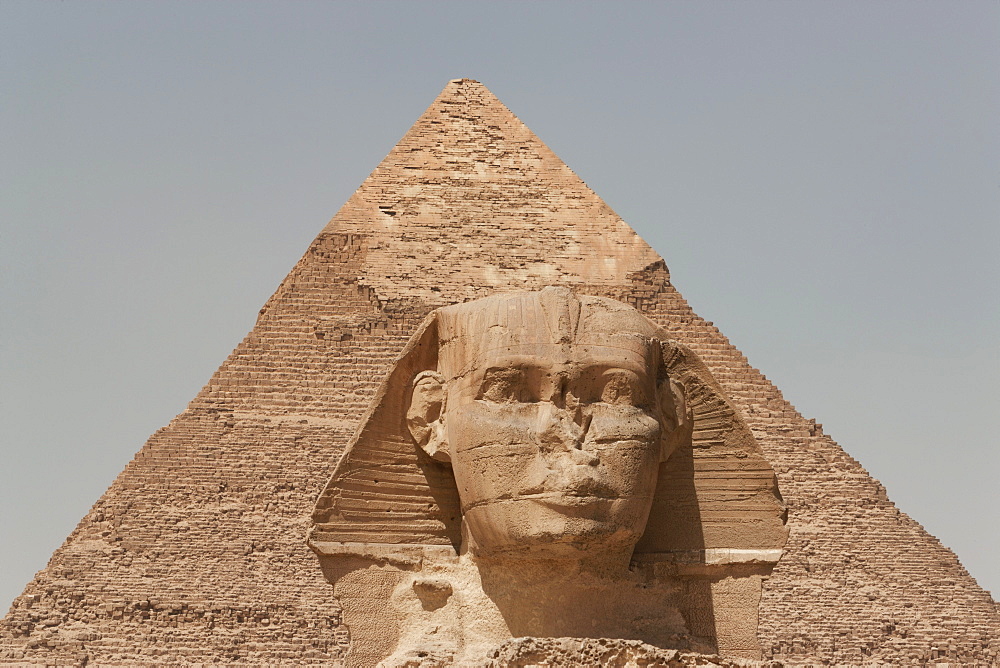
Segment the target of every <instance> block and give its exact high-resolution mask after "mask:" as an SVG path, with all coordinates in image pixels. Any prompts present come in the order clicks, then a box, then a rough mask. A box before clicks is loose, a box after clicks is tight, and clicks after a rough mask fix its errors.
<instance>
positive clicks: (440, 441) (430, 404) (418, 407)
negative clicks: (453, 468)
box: [406, 371, 451, 462]
mask: <svg viewBox="0 0 1000 668" xmlns="http://www.w3.org/2000/svg"><path fill="white" fill-rule="evenodd" d="M444 389H445V388H444V376H442V375H441V374H439V373H438V372H437V371H421V372H420V373H418V374H417V377H416V378H414V379H413V391H412V392H411V394H410V403H409V406H407V408H406V426H407V428H408V429H409V430H410V435H411V436H412V437H413V440H414V441H416V442H417V445H419V446H420V447H421V449H423V451H424V452H426V453H427V454H428V455H430V456H431V458H432V459H435V460H437V461H439V462H450V461H451V453H450V452H449V451H448V439H447V438H446V436H445V429H444V405H445V400H446V397H445V391H444Z"/></svg>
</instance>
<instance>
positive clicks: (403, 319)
mask: <svg viewBox="0 0 1000 668" xmlns="http://www.w3.org/2000/svg"><path fill="white" fill-rule="evenodd" d="M546 285H565V286H569V287H572V288H573V289H574V290H575V291H577V292H578V293H581V294H591V295H595V296H605V297H610V298H613V299H617V300H619V301H624V302H627V303H629V304H632V305H633V306H635V307H636V308H638V309H639V310H640V311H642V312H643V313H645V314H646V315H647V316H648V317H649V318H650V319H651V320H653V321H654V322H656V323H657V324H659V325H660V326H662V327H664V328H665V329H666V330H667V331H668V332H669V334H670V336H671V337H673V338H674V339H676V340H677V341H679V342H680V343H682V344H684V345H686V346H689V347H690V348H691V349H692V350H694V351H695V352H696V353H697V354H698V355H699V356H700V357H701V359H703V360H704V361H705V363H706V364H707V365H708V367H709V368H710V369H711V372H712V374H713V375H714V377H715V378H716V379H717V380H718V382H719V383H720V384H721V386H722V387H723V388H724V390H725V391H726V393H727V394H728V396H729V397H730V398H731V399H732V400H733V402H734V403H735V405H736V406H737V407H738V408H739V409H740V410H742V412H743V418H744V420H745V421H746V422H747V424H748V425H749V426H750V428H751V429H752V430H753V432H754V434H755V436H756V438H757V440H758V442H759V443H760V447H761V449H762V450H763V452H764V455H765V456H766V457H767V459H768V461H769V462H770V464H771V465H772V467H773V468H774V470H775V471H776V473H777V476H778V482H779V487H780V489H781V492H782V495H783V496H784V500H785V502H786V504H787V506H788V511H789V519H788V526H789V529H790V537H789V540H788V543H787V545H786V548H785V549H786V555H785V557H783V558H782V560H781V562H780V563H779V564H778V566H777V567H776V568H775V569H774V572H773V574H772V576H771V578H770V579H769V580H768V581H766V582H765V583H764V590H763V596H762V601H761V606H760V626H759V631H758V635H759V638H760V643H761V646H762V648H763V652H764V656H765V657H771V658H775V659H779V660H782V661H784V662H785V663H788V664H800V663H810V662H811V663H842V664H858V663H862V662H887V663H897V664H898V663H915V662H932V661H938V662H947V661H950V662H953V663H960V664H973V665H975V664H980V665H983V664H995V663H997V662H998V656H1000V654H998V652H1000V644H998V636H1000V616H998V612H997V608H996V604H995V603H994V602H993V601H992V599H991V598H990V596H989V595H988V594H987V593H986V592H984V591H983V590H982V589H981V588H980V587H979V586H978V585H977V584H976V582H975V581H974V580H973V578H971V577H970V576H969V574H968V573H967V572H966V571H965V569H964V568H963V567H962V566H961V564H960V563H959V562H958V560H957V559H956V557H955V555H954V554H953V553H952V552H951V551H949V550H948V549H946V548H944V547H943V546H942V545H941V544H940V543H939V542H938V541H937V540H936V539H934V538H933V537H932V536H930V535H929V534H927V533H926V532H925V531H924V530H923V528H922V527H920V526H919V525H918V524H917V523H916V522H914V521H913V520H912V519H910V518H909V517H907V516H906V515H905V514H903V513H901V512H900V511H899V510H898V509H897V508H896V507H895V506H894V505H893V504H892V502H891V501H889V500H888V499H887V498H886V495H885V490H884V489H883V487H882V486H881V485H880V484H879V483H878V482H877V481H875V480H874V479H872V478H871V477H870V476H869V475H868V473H867V472H866V471H865V470H864V469H863V468H862V467H861V466H860V464H858V462H856V461H855V460H853V459H852V458H851V457H849V456H848V455H847V454H846V453H845V452H844V451H843V450H842V449H841V448H840V447H839V446H838V445H837V444H836V443H835V442H833V441H832V440H831V439H830V438H829V437H828V436H826V435H825V434H823V431H822V428H821V427H820V425H818V424H816V423H815V421H813V420H809V419H805V418H803V417H802V416H801V415H800V414H799V413H798V412H797V411H796V410H795V409H794V407H792V406H791V405H790V404H789V403H788V402H787V401H785V399H784V398H783V397H782V395H781V393H780V392H779V391H778V390H777V388H775V387H774V386H773V385H772V384H771V383H769V382H768V381H767V379H766V378H765V377H764V376H763V375H761V373H760V372H759V371H757V370H756V369H754V368H752V367H751V366H750V365H749V363H748V362H747V360H746V358H745V357H743V356H742V355H741V354H740V352H739V351H738V350H736V349H735V348H734V347H733V346H732V345H731V344H730V343H729V341H728V340H727V339H726V338H725V337H724V336H723V335H722V334H721V333H720V332H719V331H718V330H717V329H716V328H715V327H714V326H713V325H712V324H711V323H710V322H706V321H705V320H703V319H701V318H699V317H698V316H697V315H696V314H695V313H694V312H693V311H692V310H691V308H690V307H689V306H688V304H687V303H686V302H685V301H684V299H683V298H682V297H681V296H680V294H679V293H678V292H677V291H676V290H675V289H674V287H673V285H672V284H671V282H670V276H669V274H668V272H667V268H666V266H665V265H664V263H663V261H662V260H661V259H660V258H659V257H658V256H657V255H656V253H655V252H654V251H653V250H652V249H650V248H649V246H648V245H647V244H645V243H644V242H643V241H642V240H641V239H640V238H639V237H638V236H637V235H636V234H635V233H634V232H633V231H632V230H631V229H630V228H629V227H628V226H627V225H626V224H625V223H624V222H623V221H622V220H621V219H620V218H618V216H616V215H615V213H614V212H613V211H612V210H611V209H610V208H609V207H608V206H607V205H605V204H604V203H603V202H602V201H601V199H600V198H599V197H598V196H597V195H596V194H594V193H593V192H592V191H591V190H590V189H589V188H588V187H587V186H586V185H585V184H584V183H583V182H582V181H580V179H579V178H578V177H577V176H576V175H575V174H573V172H572V171H570V170H569V168H567V167H566V166H565V165H564V164H563V163H562V162H561V161H560V160H559V159H558V158H557V157H556V156H555V155H554V154H553V153H552V152H551V151H550V150H549V149H548V148H547V147H546V146H545V145H544V144H542V143H541V142H540V141H539V140H538V139H537V138H536V137H535V136H534V135H533V134H532V133H531V132H530V131H529V130H528V129H527V128H526V127H525V126H524V125H523V124H522V123H521V122H520V121H519V120H518V119H517V118H516V117H514V116H513V115H512V114H511V113H510V112H509V111H508V110H507V109H506V108H505V107H504V106H503V105H502V104H500V102H499V101H497V100H496V98H494V97H493V96H492V95H491V94H490V93H489V91H487V90H486V89H485V88H484V87H483V86H482V85H480V84H478V83H477V82H473V81H470V80H460V81H456V82H452V83H451V84H449V85H448V86H447V87H446V88H445V90H444V91H443V93H442V94H441V96H440V97H439V98H438V99H437V100H436V101H435V102H434V104H432V105H431V107H430V108H429V109H428V110H427V112H425V113H424V115H423V116H421V118H420V119H419V120H418V121H417V123H416V124H415V125H414V126H413V128H412V129H411V130H410V131H409V132H408V133H407V134H406V136H405V137H404V138H403V139H402V140H401V141H400V143H399V144H398V145H397V146H396V148H395V149H393V151H392V152H391V153H390V154H389V156H388V157H387V158H386V159H385V160H384V161H383V162H382V164H381V165H380V166H379V167H378V168H377V169H376V170H375V171H374V172H373V173H372V174H371V176H370V177H369V178H368V179H367V180H366V181H365V182H364V184H363V185H362V186H361V188H359V190H358V191H357V192H356V193H355V194H354V195H353V196H352V197H351V198H350V200H349V201H348V202H347V203H346V204H345V205H344V207H343V208H342V209H341V210H340V212H339V213H338V214H337V215H336V216H335V217H334V219H333V220H332V221H331V222H330V223H329V225H327V227H326V228H325V229H324V230H323V231H322V232H321V233H320V235H319V236H318V237H317V239H316V240H315V242H314V243H313V244H312V245H311V246H310V248H309V250H308V251H307V252H306V254H305V256H304V257H303V258H302V260H300V262H299V263H298V264H297V265H296V266H295V267H294V268H293V270H292V271H291V273H290V274H289V275H288V277H287V278H286V279H285V280H284V282H282V284H281V286H279V288H278V290H277V292H276V293H275V294H274V296H273V297H272V298H271V299H270V300H269V301H268V302H267V304H265V305H264V307H263V308H262V309H261V313H260V317H259V319H258V321H257V324H256V325H255V327H254V328H253V330H252V331H251V332H250V333H249V334H248V336H247V337H246V338H245V339H244V341H243V342H242V343H240V345H239V346H238V347H237V348H236V350H235V351H234V352H233V353H232V355H230V357H229V358H228V359H227V360H226V361H225V362H224V363H223V365H222V366H221V367H220V368H219V370H218V371H217V372H216V373H215V374H214V375H213V377H212V378H211V380H210V381H209V382H208V384H207V385H206V386H205V387H204V389H203V390H202V391H201V392H200V393H199V394H198V396H197V397H196V398H195V399H194V400H193V401H192V402H191V404H190V405H189V406H188V407H187V409H186V410H185V411H184V412H183V413H181V414H180V415H178V416H177V417H176V418H175V419H174V420H173V421H171V423H170V424H169V425H167V426H166V427H164V428H163V429H161V430H159V431H158V432H156V433H155V434H154V435H153V436H152V437H151V438H150V440H149V441H148V442H147V443H146V445H145V446H144V447H143V448H142V450H140V451H139V453H138V454H137V455H136V457H135V458H134V459H133V461H132V462H130V463H129V464H128V466H127V467H126V468H125V470H124V471H123V473H122V474H121V475H120V476H119V477H118V479H117V480H116V481H115V482H114V483H113V484H112V486H111V487H110V488H109V489H108V491H107V492H106V493H105V495H104V496H103V497H102V498H101V499H100V500H99V501H98V502H97V503H96V504H95V505H94V507H93V508H92V509H91V511H90V512H89V513H88V514H87V515H86V517H84V518H83V520H82V521H81V522H80V524H79V526H78V527H77V529H76V530H75V531H74V532H73V533H72V534H71V535H70V536H69V538H68V539H67V540H66V542H65V543H64V544H63V546H62V547H60V548H59V549H58V550H57V551H56V552H55V554H54V555H53V557H52V559H51V560H50V562H49V564H48V566H47V567H46V568H45V570H43V571H41V572H40V573H39V574H38V575H37V576H36V577H35V579H34V580H33V581H32V582H31V583H29V584H28V586H27V587H26V589H25V591H24V594H22V596H20V597H19V598H18V599H17V600H16V601H15V603H14V606H13V607H12V609H11V611H10V613H9V614H8V615H7V617H5V618H4V620H3V624H2V630H0V662H8V663H10V662H28V663H48V664H59V663H63V664H73V663H80V662H83V661H85V660H89V661H90V662H92V663H100V664H114V663H120V664H148V663H153V662H157V661H168V660H169V661H174V662H177V661H180V662H196V661H201V662H220V663H221V662H239V661H242V662H248V663H268V662H270V663H309V662H313V663H327V664H329V663H336V662H337V661H339V660H340V658H341V657H342V656H343V655H344V651H345V649H346V648H347V647H348V646H349V642H350V638H349V634H348V631H347V629H346V628H345V626H344V625H343V624H342V622H341V618H340V614H341V613H340V608H339V607H338V605H337V603H336V601H335V600H334V599H333V597H332V595H331V587H330V585H329V584H328V583H327V582H326V581H325V579H324V577H323V575H322V573H321V572H320V569H319V568H318V567H317V562H316V557H315V556H314V555H313V554H312V553H311V552H310V551H309V549H308V548H307V547H306V544H305V537H306V532H307V529H308V526H309V522H310V519H309V516H310V512H311V510H312V507H313V503H314V501H315V499H316V495H317V494H318V493H319V491H320V490H321V489H322V488H323V486H324V485H325V483H326V481H327V480H328V479H329V476H330V474H331V472H332V471H333V468H334V465H335V463H336V461H337V459H338V457H339V456H340V454H341V452H342V451H343V448H344V446H345V445H346V443H347V442H348V440H349V439H350V437H351V435H352V433H353V431H354V430H355V429H356V427H357V423H358V421H359V419H360V417H361V414H362V412H363V411H364V410H365V408H366V406H367V405H368V404H369V402H370V401H371V399H372V397H373V395H374V393H375V391H376V388H377V385H378V383H379V381H380V379H381V378H382V377H383V376H384V375H385V374H386V373H387V371H388V369H389V365H390V364H391V362H392V361H393V360H394V359H395V358H396V356H397V355H398V354H399V352H400V351H401V350H402V347H403V345H404V344H405V342H406V341H407V339H408V338H409V337H410V335H411V334H412V333H413V332H414V330H415V329H416V327H417V326H418V324H419V323H420V322H421V321H422V320H423V318H424V317H425V316H426V315H427V314H428V313H429V312H430V311H431V310H433V309H434V308H437V307H441V306H445V305H448V304H454V303H457V302H462V301H467V300H470V299H476V298H479V297H484V296H487V295H489V294H493V293H495V292H498V291H510V290H537V289H540V288H542V287H544V286H546ZM717 476H718V484H719V485H724V484H725V478H726V472H725V471H724V470H719V471H718V473H717Z"/></svg>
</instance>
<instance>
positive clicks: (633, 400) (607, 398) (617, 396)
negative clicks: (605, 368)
mask: <svg viewBox="0 0 1000 668" xmlns="http://www.w3.org/2000/svg"><path fill="white" fill-rule="evenodd" d="M601 401H602V402H604V403H606V404H629V405H631V406H641V405H643V404H644V403H645V397H644V396H643V392H642V391H641V390H640V389H639V379H638V378H636V377H635V375H634V374H631V373H628V372H627V371H612V372H608V373H606V374H605V375H604V389H603V390H602V391H601Z"/></svg>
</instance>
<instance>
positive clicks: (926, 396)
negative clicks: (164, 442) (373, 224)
mask: <svg viewBox="0 0 1000 668" xmlns="http://www.w3.org/2000/svg"><path fill="white" fill-rule="evenodd" d="M998 63H1000V5H998V4H997V3H995V2H985V1H984V2H973V1H963V2H938V3H925V2H913V1H907V2H864V3H862V2H841V3H812V2H777V1H775V2H740V3H734V2H718V3H716V2H662V3H653V2H648V3H631V4H630V3H621V2H619V3H614V4H611V3H584V2H571V3H564V2H537V3H516V2H507V3H494V2H491V3H479V2H462V3H459V2H449V3H430V2H428V3H420V2H404V3H394V2H366V3H348V2H339V3H332V2H329V3H320V2H299V3H253V2H238V3H237V2H213V3H185V2H175V1H171V2H160V3H146V2H127V3H126V2H114V3H101V2H80V1H69V2H60V3H55V2H12V1H11V0H5V1H4V2H2V3H0V271H2V275H0V300H2V301H0V345H2V349H0V354H2V357H0V392H2V395H0V411H2V416H0V419H2V425H3V429H2V441H0V455H2V462H3V465H2V466H0V535H2V536H3V540H2V541H0V608H5V607H6V605H7V604H8V603H9V602H10V601H11V600H12V599H13V598H14V597H15V596H16V595H17V594H18V593H19V592H20V591H21V589H22V588H23V586H24V584H25V583H26V582H27V581H28V580H29V579H30V578H31V577H32V575H33V573H34V572H35V571H36V570H39V569H41V568H43V567H44V566H45V562H46V560H47V559H48V556H49V554H51V552H52V551H53V550H54V549H55V548H56V547H58V546H59V544H60V543H61V542H62V540H63V539H64V538H65V537H66V536H67V535H68V534H69V533H70V531H71V530H72V529H73V527H74V526H75V524H76V522H77V521H79V519H80V518H81V517H82V516H83V515H84V514H85V513H86V512H87V510H88V508H89V507H90V505H91V504H92V503H93V502H94V501H96V500H97V498H98V497H99V496H100V494H101V493H102V492H103V491H104V489H105V488H106V487H107V486H108V485H109V484H110V483H111V481H112V480H113V479H114V478H115V476H117V474H118V473H119V472H120V471H121V469H122V468H123V467H124V466H125V464H126V463H127V462H128V461H129V459H130V458H131V457H132V455H133V454H134V453H135V452H136V451H137V450H138V449H139V448H140V447H141V445H142V444H143V442H144V441H145V439H146V438H147V437H148V436H149V435H150V434H151V433H152V432H153V431H155V430H156V429H157V428H159V427H161V426H163V425H165V424H166V423H167V422H168V421H169V420H170V419H171V418H172V417H173V416H174V415H175V414H177V413H178V412H180V411H181V410H182V409H183V408H184V406H185V404H186V403H187V402H188V401H189V400H190V399H191V398H192V397H193V396H194V395H195V394H196V393H197V391H198V390H199V389H200V387H201V386H202V384H203V383H204V382H205V381H207V380H208V378H209V376H210V375H211V373H212V372H213V371H214V369H215V368H216V367H217V366H218V365H219V364H220V363H221V362H222V360H223V359H224V358H225V357H226V355H227V354H228V353H229V352H230V351H231V350H232V348H233V347H235V345H236V344H237V343H238V342H239V341H240V339H241V338H242V337H243V335H244V334H245V333H246V332H247V331H248V330H249V329H250V327H251V326H252V325H253V322H254V318H255V316H256V314H257V310H258V309H259V308H260V306H261V305H262V304H263V303H264V301H265V300H266V299H267V298H268V296H269V295H270V294H271V292H272V291H273V290H274V289H275V287H277V285H278V282H279V281H280V280H281V279H282V278H283V277H284V275H285V274H286V273H287V272H288V271H289V270H290V269H291V267H292V266H293V265H294V264H295V262H296V261H297V260H298V258H299V257H300V256H301V254H302V253H303V252H304V251H305V249H306V248H307V246H308V245H309V242H310V241H311V240H312V238H313V237H314V236H315V235H316V234H317V233H318V232H319V230H320V229H321V228H322V227H323V225H324V224H325V223H326V222H327V220H328V219H329V218H330V217H331V216H332V215H333V214H334V213H335V212H336V211H337V209H338V208H339V207H340V205H341V204H342V203H343V202H344V201H345V200H346V199H347V197H348V196H349V195H350V194H351V193H352V192H353V191H354V189H355V188H357V186H358V185H359V184H360V183H361V181H362V180H363V179H364V178H365V176H367V174H368V173H369V172H370V171H371V169H372V168H373V167H374V166H375V165H376V164H377V163H378V162H379V161H380V160H381V159H382V157H383V156H384V155H385V154H386V153H387V152H388V150H389V149H390V148H391V147H392V146H393V144H395V142H396V141H397V140H398V139H399V138H400V137H401V136H402V134H403V133H404V132H405V131H406V129H407V128H408V127H409V125H410V124H412V123H413V121H415V120H416V118H417V117H418V116H419V114H420V113H421V112H422V111H423V110H424V108H426V106H427V105H428V104H429V103H430V102H431V101H432V100H433V99H434V97H435V96H436V95H437V93H438V92H439V91H440V89H441V88H442V87H443V86H444V85H445V83H446V82H447V81H448V80H449V79H452V78H457V77H471V78H475V79H479V80H480V81H482V82H483V83H485V84H486V85H487V86H488V87H489V88H490V89H491V90H492V91H493V92H494V93H496V94H497V95H498V96H499V97H500V99H501V100H503V101H504V102H505V103H506V104H507V106H509V107H510V108H511V109H512V110H513V111H514V113H516V114H518V115H519V116H520V117H521V119H522V120H524V121H525V122H526V123H527V124H528V126H529V127H531V128H532V129H533V130H534V131H535V132H536V133H537V134H538V135H539V136H540V137H541V138H542V140H543V141H545V142H546V143H548V144H549V146H551V147H552V149H553V150H554V151H555V152H556V153H557V154H558V155H559V156H560V157H562V158H563V159H564V160H565V161H566V162H567V163H568V164H569V165H570V167H572V168H573V169H574V170H576V172H577V173H578V174H580V176H581V177H583V179H584V180H586V181H587V183H588V184H589V185H590V186H591V187H593V188H594V189H595V190H596V191H597V193H598V194H600V195H601V196H602V197H603V198H604V199H605V200H606V201H607V202H608V203H609V204H610V205H611V206H612V207H613V208H614V209H615V210H616V211H618V213H619V214H621V215H622V216H623V217H624V218H625V220H627V221H628V222H629V223H630V224H631V225H632V226H633V227H634V228H635V229H636V230H637V231H638V232H639V233H640V234H641V235H642V236H643V237H644V238H645V239H646V240H647V241H649V242H650V243H651V244H652V245H653V247H654V248H656V249H657V251H659V252H660V253H661V254H662V255H663V257H664V258H665V259H666V261H667V264H668V266H669V267H670V269H671V272H672V275H673V278H674V283H675V284H676V285H677V286H678V288H679V289H680V290H681V292H682V293H683V294H684V295H685V296H686V297H687V299H688V301H689V302H690V303H691V304H692V306H693V307H694V309H695V310H696V311H697V312H698V313H699V314H701V315H702V316H703V317H705V318H707V319H709V320H713V321H714V322H715V323H716V324H717V325H718V326H719V327H720V328H721V329H722V331H723V332H724V333H725V334H726V335H728V336H729V338H730V339H731V340H732V341H733V343H734V344H735V345H736V346H737V347H739V348H740V349H741V350H742V351H743V352H744V353H745V354H746V355H747V356H748V357H749V359H750V362H751V364H753V365H754V366H757V367H758V368H760V369H761V370H762V371H763V372H764V373H765V374H766V375H767V376H768V377H769V378H770V379H772V380H773V381H774V382H775V383H776V384H777V385H778V387H780V388H781V389H782V390H783V392H784V394H785V396H786V397H787V398H788V399H789V400H790V401H791V402H792V403H793V404H795V405H796V406H797V407H798V408H799V410H800V411H801V412H802V413H803V414H805V415H806V416H807V417H814V418H816V419H817V420H819V421H820V422H822V423H824V425H825V427H826V431H827V432H828V433H829V434H831V435H832V436H833V437H834V438H835V439H837V441H838V442H839V443H840V444H841V445H842V446H843V447H844V448H845V449H846V450H847V452H848V453H850V454H851V455H852V456H854V457H855V458H857V459H858V460H860V461H861V463H862V464H863V465H864V466H866V467H867V468H868V470H869V471H871V473H872V474H873V475H875V476H876V477H877V478H879V479H880V480H881V481H882V482H883V483H884V484H885V485H886V487H887V488H888V491H889V495H890V497H891V498H892V499H893V500H894V501H895V502H896V503H897V504H898V505H899V506H900V507H901V508H902V509H903V510H904V511H906V512H907V513H909V514H910V515H912V516H913V517H914V518H915V519H916V520H917V521H919V522H921V523H922V524H924V525H925V526H926V527H927V529H928V530H929V531H930V532H931V533H933V534H935V535H936V536H938V537H939V538H940V539H941V540H942V541H943V542H944V543H945V545H947V546H949V547H951V548H952V549H954V550H955V551H956V552H957V554H958V555H959V558H960V559H961V560H962V562H963V564H965V566H966V567H967V568H968V569H969V570H970V571H971V572H972V574H973V575H974V576H975V577H976V578H977V579H978V580H979V582H980V584H982V585H983V586H984V587H986V588H987V589H991V590H992V591H994V592H997V591H1000V560H998V559H997V558H996V555H997V554H1000V530H998V528H997V527H1000V494H998V491H997V479H998V477H1000V454H998V448H997V445H998V443H997V440H998V439H997V429H996V426H995V422H996V417H997V415H998V410H997V406H998V404H1000V391H998V389H997V387H998V383H997V376H998V372H1000V345H998V343H1000V123H998V122H997V119H998V118H1000V68H998ZM0 614H2V611H0Z"/></svg>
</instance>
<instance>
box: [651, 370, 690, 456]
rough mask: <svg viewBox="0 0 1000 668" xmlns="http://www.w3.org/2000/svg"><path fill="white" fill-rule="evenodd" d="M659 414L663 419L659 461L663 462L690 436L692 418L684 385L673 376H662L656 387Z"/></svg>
mask: <svg viewBox="0 0 1000 668" xmlns="http://www.w3.org/2000/svg"><path fill="white" fill-rule="evenodd" d="M657 401H658V402H659V408H660V416H661V418H662V420H663V435H662V437H661V441H662V444H663V449H662V451H661V453H660V461H661V462H665V461H667V458H668V457H670V455H672V454H673V453H674V451H675V450H677V448H678V447H679V446H680V445H681V444H682V443H684V442H685V441H687V440H688V439H690V438H691V432H692V430H693V427H694V420H693V416H692V414H691V409H690V408H689V407H688V402H687V392H685V390H684V386H683V385H681V384H680V383H679V382H677V381H676V380H674V379H673V378H664V379H663V380H662V381H660V385H659V387H658V388H657Z"/></svg>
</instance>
